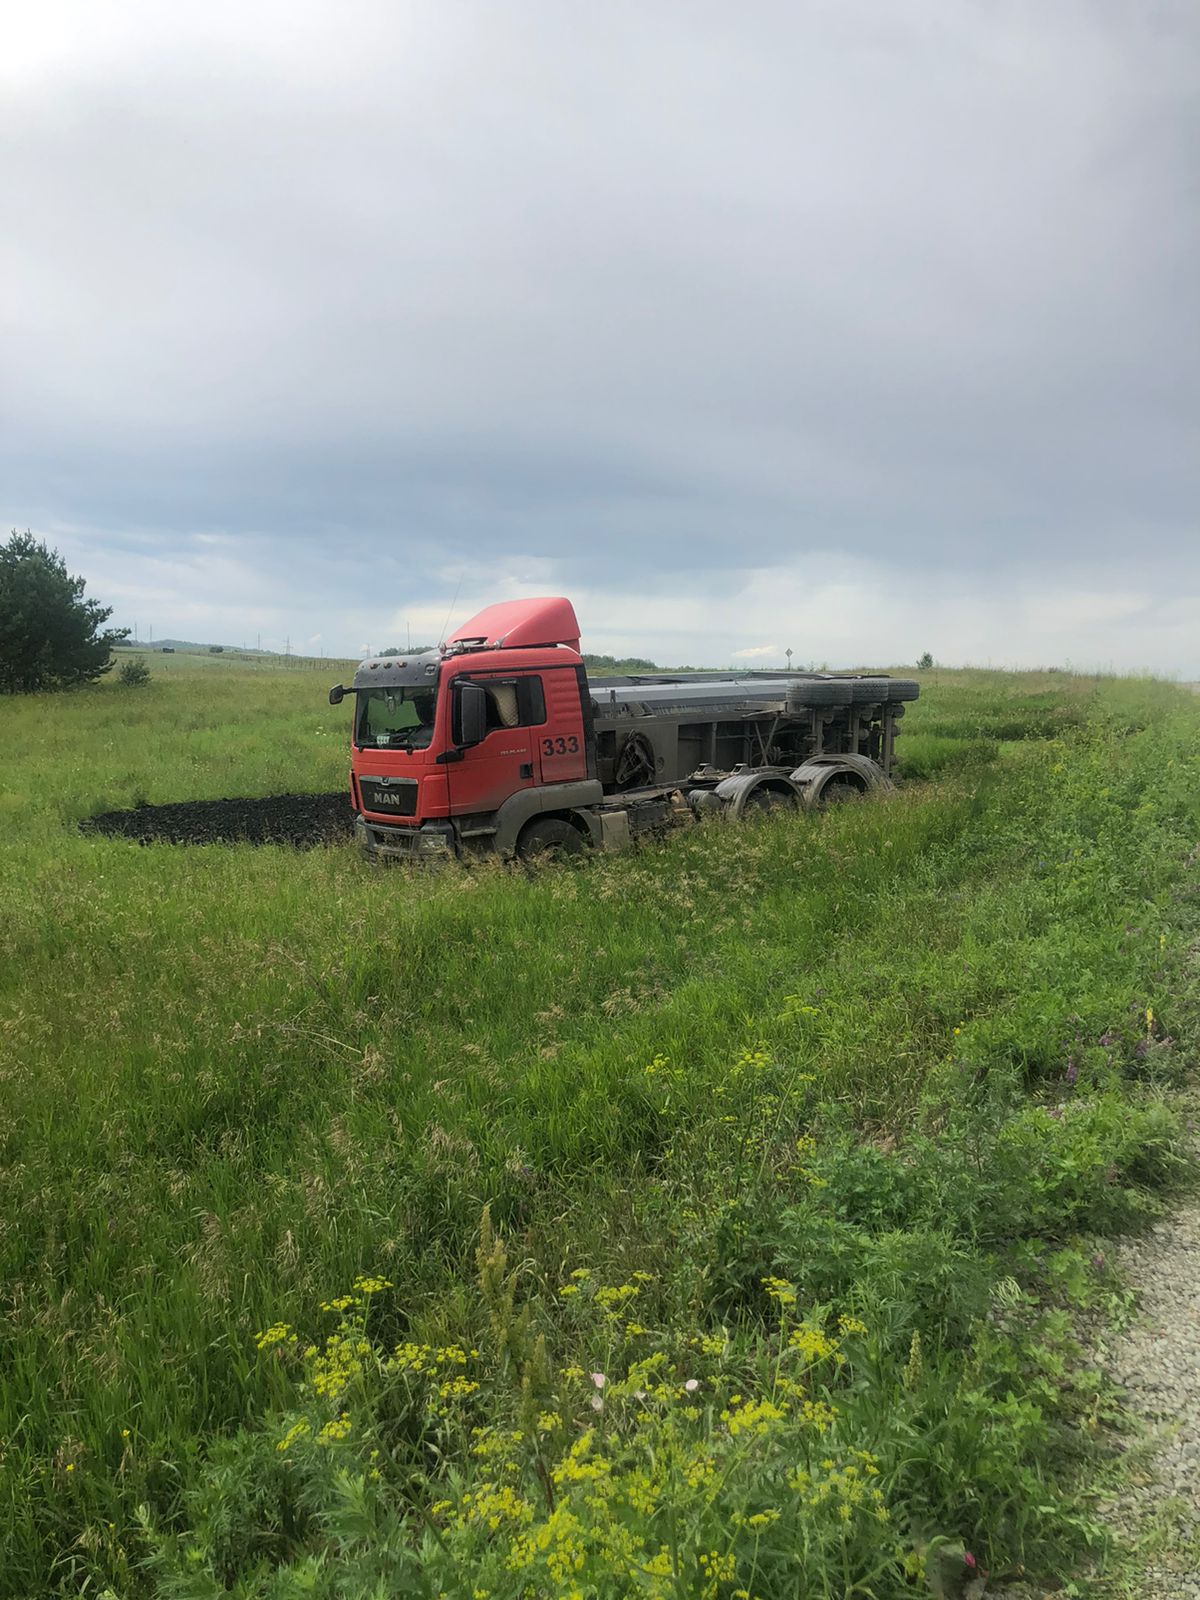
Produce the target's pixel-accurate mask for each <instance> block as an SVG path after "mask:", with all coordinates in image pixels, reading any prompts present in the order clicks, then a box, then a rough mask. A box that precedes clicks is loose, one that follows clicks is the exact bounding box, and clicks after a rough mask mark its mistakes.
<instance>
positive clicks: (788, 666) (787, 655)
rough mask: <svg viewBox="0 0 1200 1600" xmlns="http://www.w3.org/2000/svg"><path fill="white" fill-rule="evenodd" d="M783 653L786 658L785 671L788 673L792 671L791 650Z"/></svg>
mask: <svg viewBox="0 0 1200 1600" xmlns="http://www.w3.org/2000/svg"><path fill="white" fill-rule="evenodd" d="M783 653H784V655H785V656H786V657H787V669H788V671H789V672H790V671H791V670H792V652H791V650H785V651H784V652H783Z"/></svg>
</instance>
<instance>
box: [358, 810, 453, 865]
mask: <svg viewBox="0 0 1200 1600" xmlns="http://www.w3.org/2000/svg"><path fill="white" fill-rule="evenodd" d="M354 835H355V838H356V839H357V840H358V843H359V846H360V848H361V849H362V852H363V854H364V855H365V856H367V857H369V858H370V859H371V860H373V861H376V860H377V861H408V862H416V863H425V862H431V861H445V860H447V859H449V858H451V857H453V856H454V855H456V854H457V851H456V849H455V843H454V832H453V830H452V829H451V828H450V827H449V825H448V824H446V823H441V824H439V823H429V822H427V823H424V824H423V825H422V826H421V827H419V828H393V827H389V826H388V825H387V823H381V822H367V821H365V820H364V818H362V817H357V818H356V819H355V822H354Z"/></svg>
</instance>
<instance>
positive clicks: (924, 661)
mask: <svg viewBox="0 0 1200 1600" xmlns="http://www.w3.org/2000/svg"><path fill="white" fill-rule="evenodd" d="M932 666H933V656H932V655H931V654H930V653H929V651H928V650H926V652H925V654H924V655H923V656H922V657H921V659H920V660H919V661H918V662H917V668H918V670H919V671H921V672H928V671H929V670H930V668H931V667H932Z"/></svg>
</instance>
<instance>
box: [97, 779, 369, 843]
mask: <svg viewBox="0 0 1200 1600" xmlns="http://www.w3.org/2000/svg"><path fill="white" fill-rule="evenodd" d="M79 826H80V828H81V829H82V830H83V832H84V833H103V834H108V835H111V836H113V837H116V838H120V839H134V840H136V841H137V843H138V844H287V845H292V846H293V847H294V848H295V849H297V850H310V849H312V848H313V847H314V846H316V845H323V844H324V845H328V844H344V843H346V841H347V840H348V839H350V838H351V837H352V835H353V832H354V813H353V811H352V810H351V809H350V796H349V794H348V793H347V792H346V791H345V790H344V789H339V790H337V791H336V792H335V793H333V794H272V795H267V796H265V797H264V798H263V799H259V800H183V801H180V802H178V803H177V804H175V805H168V806H137V807H135V808H134V809H133V810H132V811H105V812H103V813H102V814H101V815H100V816H96V817H87V818H86V819H85V820H84V821H83V822H81V823H80V825H79Z"/></svg>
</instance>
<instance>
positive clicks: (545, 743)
mask: <svg viewBox="0 0 1200 1600" xmlns="http://www.w3.org/2000/svg"><path fill="white" fill-rule="evenodd" d="M582 679H583V670H582V668H578V669H577V668H575V667H549V668H547V670H546V671H545V672H543V673H542V682H543V685H544V692H545V698H546V717H545V721H544V723H543V724H542V726H541V727H540V728H534V729H532V732H533V735H534V741H535V744H536V746H537V762H538V777H539V780H540V781H541V782H542V783H572V782H575V781H576V780H578V779H580V778H586V777H587V775H588V751H587V739H586V734H585V730H584V725H583V699H582V696H583V692H584V689H583V682H582Z"/></svg>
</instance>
